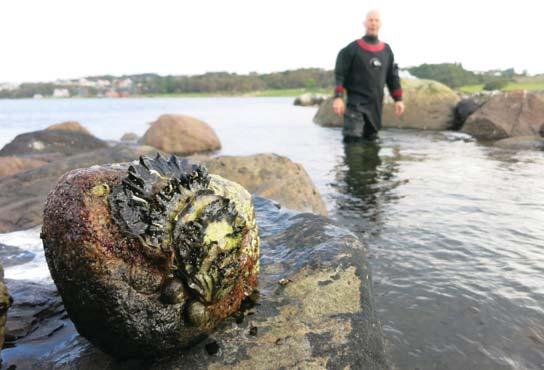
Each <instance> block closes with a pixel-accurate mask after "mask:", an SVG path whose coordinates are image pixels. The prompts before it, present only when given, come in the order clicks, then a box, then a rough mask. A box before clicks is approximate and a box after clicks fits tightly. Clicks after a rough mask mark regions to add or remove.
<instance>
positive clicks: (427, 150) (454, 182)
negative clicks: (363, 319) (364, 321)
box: [331, 130, 544, 369]
mask: <svg viewBox="0 0 544 370" xmlns="http://www.w3.org/2000/svg"><path fill="white" fill-rule="evenodd" d="M381 137H382V139H381V140H380V141H379V142H377V143H350V144H344V156H343V157H342V158H341V160H340V161H339V163H337V165H336V167H335V171H334V174H335V181H334V184H333V188H334V190H335V192H336V194H335V197H334V205H333V212H331V213H332V214H331V215H332V217H334V218H335V219H336V220H337V221H338V222H339V223H341V224H343V225H346V226H347V227H349V228H350V229H351V230H352V231H354V232H356V233H357V234H359V235H360V236H361V237H362V238H363V239H365V240H366V242H367V244H368V245H369V251H370V257H371V264H372V269H373V276H374V293H375V295H376V297H375V298H376V306H377V308H378V312H379V315H380V318H381V319H382V322H383V324H384V331H385V334H386V339H387V342H388V346H389V353H390V356H391V359H392V362H393V364H394V365H395V367H397V368H399V369H415V368H419V369H458V368H461V367H462V368H464V369H526V368H528V369H539V368H544V304H543V302H544V247H543V240H544V224H543V223H542V221H543V217H544V193H543V192H542V191H541V190H540V189H541V185H542V179H541V176H540V175H539V174H540V173H541V172H539V171H542V170H544V156H543V155H542V153H540V152H520V153H518V152H511V151H504V150H498V149H495V148H489V147H482V146H480V145H478V144H476V143H474V142H471V141H469V140H462V138H461V140H459V138H457V137H455V136H453V137H448V136H447V135H446V136H444V135H443V134H441V133H421V132H410V131H406V132H399V131H395V130H392V131H383V132H382V133H381Z"/></svg>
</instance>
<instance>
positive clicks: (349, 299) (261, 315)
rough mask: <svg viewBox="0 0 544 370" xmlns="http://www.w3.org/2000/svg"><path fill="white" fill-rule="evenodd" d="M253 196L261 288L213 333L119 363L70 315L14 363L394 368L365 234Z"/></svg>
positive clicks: (11, 359) (18, 351) (21, 345)
mask: <svg viewBox="0 0 544 370" xmlns="http://www.w3.org/2000/svg"><path fill="white" fill-rule="evenodd" d="M253 200H254V205H255V211H256V218H257V223H258V225H259V232H260V235H261V259H260V261H261V263H260V274H259V292H258V293H255V294H253V295H251V296H250V297H248V298H247V299H246V300H245V301H244V302H243V305H242V307H241V309H240V311H238V312H237V313H235V314H234V315H233V316H232V317H229V318H228V319H227V320H226V321H224V322H223V323H222V324H221V325H220V326H219V327H218V328H217V330H216V331H215V332H213V333H212V335H211V336H210V337H208V338H205V339H204V340H202V341H201V342H198V343H197V344H195V346H193V347H191V348H187V349H179V350H178V351H176V352H175V353H173V354H172V355H171V356H169V357H167V358H163V359H159V360H153V361H151V362H142V361H135V360H124V361H119V360H115V359H113V358H112V357H110V356H109V355H107V354H105V353H103V352H101V351H100V350H99V349H97V348H96V347H94V346H92V345H90V344H89V343H88V342H87V341H86V340H85V339H84V338H82V337H81V336H78V335H77V333H76V332H75V328H74V326H73V324H72V323H71V322H70V321H69V320H61V321H60V323H62V324H64V325H63V327H62V328H61V329H59V330H57V331H56V332H54V333H52V334H51V335H50V336H49V337H47V338H46V339H44V340H40V341H35V342H31V341H26V342H25V341H24V339H22V340H21V341H22V342H15V343H14V344H15V347H12V348H8V349H6V350H5V353H4V358H5V364H6V365H16V366H17V367H18V368H40V369H58V368H63V369H95V368H100V369H112V370H113V369H117V370H118V369H131V370H134V369H137V370H140V369H146V370H147V369H165V370H170V369H172V370H173V369H180V368H181V369H217V368H222V369H240V368H245V369H261V368H273V369H277V368H282V367H283V368H288V369H289V368H304V369H305V368H329V369H344V368H352V369H389V368H390V366H388V364H387V361H386V354H385V351H384V338H383V333H382V329H381V325H380V323H379V321H378V319H377V317H376V313H375V310H374V303H373V302H374V301H373V298H372V287H371V278H370V271H369V268H368V265H367V259H366V256H365V251H366V248H365V246H364V245H363V244H362V243H361V241H360V240H359V239H358V238H357V237H356V236H355V235H354V234H352V233H351V232H349V231H347V230H345V229H343V228H340V227H337V226H334V225H333V224H332V223H331V221H330V220H328V219H326V218H324V217H321V216H318V215H315V214H310V213H298V212H293V211H288V210H285V209H278V208H277V207H276V206H275V203H274V202H272V201H270V200H267V199H264V198H261V197H253ZM280 281H284V282H287V284H280V283H278V282H280ZM173 290H175V289H173ZM21 293H22V292H21ZM21 293H17V292H16V291H15V292H14V294H15V297H14V298H15V300H16V301H20V302H23V300H24V297H20V295H21ZM35 294H38V293H37V292H35ZM25 296H28V294H27V295H25ZM26 299H29V300H30V297H28V298H26ZM48 305H50V304H48ZM127 308H128V307H127ZM85 312H87V311H85ZM61 318H62V316H61ZM49 320H51V323H50V324H48V323H47V322H45V321H42V322H41V323H42V324H41V325H43V326H44V327H46V325H47V327H57V326H59V324H58V323H59V321H58V320H59V319H57V318H56V316H55V317H51V318H50V319H49ZM97 323H98V324H99V325H103V324H102V323H100V322H97ZM252 328H256V329H252ZM251 334H255V335H251Z"/></svg>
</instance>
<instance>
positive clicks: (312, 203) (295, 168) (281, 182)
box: [202, 154, 327, 216]
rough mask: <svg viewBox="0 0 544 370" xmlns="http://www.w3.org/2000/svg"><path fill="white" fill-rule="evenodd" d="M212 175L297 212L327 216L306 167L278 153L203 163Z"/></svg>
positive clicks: (224, 157)
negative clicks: (239, 185)
mask: <svg viewBox="0 0 544 370" xmlns="http://www.w3.org/2000/svg"><path fill="white" fill-rule="evenodd" d="M202 162H203V163H204V164H205V165H206V167H208V169H209V170H210V172H211V173H215V174H218V175H220V176H223V177H225V178H227V179H229V180H232V181H234V182H237V183H239V184H241V185H242V186H243V187H245V188H246V189H247V190H248V191H249V192H250V193H252V194H257V195H260V196H262V197H265V198H269V199H273V200H275V201H277V202H279V203H280V204H281V205H282V206H283V207H286V208H289V209H293V210H296V211H304V212H313V213H318V214H321V215H324V216H326V215H327V208H326V206H325V202H324V201H323V199H322V198H321V195H320V194H319V190H317V188H316V186H315V185H314V183H313V182H312V180H311V178H310V176H309V175H308V173H307V172H306V170H305V169H304V167H303V166H302V165H300V164H298V163H295V162H293V161H291V160H290V159H289V158H287V157H284V156H280V155H277V154H256V155H250V156H219V157H214V158H210V159H206V160H203V161H202Z"/></svg>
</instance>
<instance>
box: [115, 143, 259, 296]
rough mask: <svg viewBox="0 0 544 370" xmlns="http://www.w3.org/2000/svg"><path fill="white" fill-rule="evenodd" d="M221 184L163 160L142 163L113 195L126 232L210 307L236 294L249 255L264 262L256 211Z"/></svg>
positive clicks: (194, 169) (187, 166)
mask: <svg viewBox="0 0 544 370" xmlns="http://www.w3.org/2000/svg"><path fill="white" fill-rule="evenodd" d="M220 179H221V178H219V177H215V178H214V177H213V175H209V174H208V171H207V169H206V168H205V167H203V166H200V165H196V164H189V163H188V162H187V161H186V160H183V161H180V160H179V159H178V158H177V157H175V156H171V157H170V158H169V159H168V160H167V159H166V158H164V157H163V156H161V155H160V154H157V156H156V157H155V158H148V157H145V156H144V157H140V161H139V163H138V164H134V165H131V166H130V167H129V169H128V176H127V177H126V178H125V179H123V181H122V182H121V183H120V184H118V185H115V186H113V187H112V189H111V193H110V195H109V204H110V207H111V212H112V217H113V219H114V220H115V221H116V222H117V224H118V225H119V226H120V227H121V229H122V230H123V231H124V232H125V233H126V234H127V235H129V236H131V237H134V238H137V239H138V240H139V241H140V243H139V245H140V246H141V248H143V252H144V253H145V255H147V256H149V257H151V258H155V259H158V260H162V261H165V262H166V264H167V267H168V268H169V269H170V270H171V272H172V275H173V276H174V277H175V278H178V279H180V280H181V281H182V283H183V285H184V286H185V288H186V289H187V290H188V291H189V292H190V295H192V296H193V297H195V298H196V299H197V300H198V301H200V302H201V303H203V304H206V305H207V304H214V303H216V302H217V301H219V300H220V299H222V298H223V297H225V296H226V295H228V294H229V293H230V291H231V290H232V288H233V287H234V286H235V284H236V282H237V279H238V278H239V273H240V268H241V264H242V263H243V262H244V259H245V258H247V255H248V254H249V255H257V256H258V234H257V230H256V229H257V226H256V224H255V218H254V214H253V210H252V209H251V210H250V209H244V207H243V204H237V203H236V200H235V199H232V198H229V197H228V196H227V195H229V194H225V190H226V189H225V188H224V187H221V186H217V184H216V183H217V182H218V181H221V180H222V179H221V180H220ZM212 183H213V184H212ZM240 203H243V202H240ZM244 213H245V214H244ZM257 258H258V257H257ZM169 289H170V288H169Z"/></svg>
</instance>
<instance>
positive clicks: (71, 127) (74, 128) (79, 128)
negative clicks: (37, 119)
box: [46, 121, 91, 135]
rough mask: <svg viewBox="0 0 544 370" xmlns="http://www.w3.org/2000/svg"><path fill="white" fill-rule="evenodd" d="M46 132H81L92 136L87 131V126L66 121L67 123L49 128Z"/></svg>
mask: <svg viewBox="0 0 544 370" xmlns="http://www.w3.org/2000/svg"><path fill="white" fill-rule="evenodd" d="M46 130H57V131H70V132H80V133H82V134H87V135H91V132H90V131H89V130H87V128H86V127H85V126H83V125H82V124H81V123H79V122H77V121H66V122H61V123H56V124H54V125H51V126H48V127H47V128H46Z"/></svg>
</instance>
